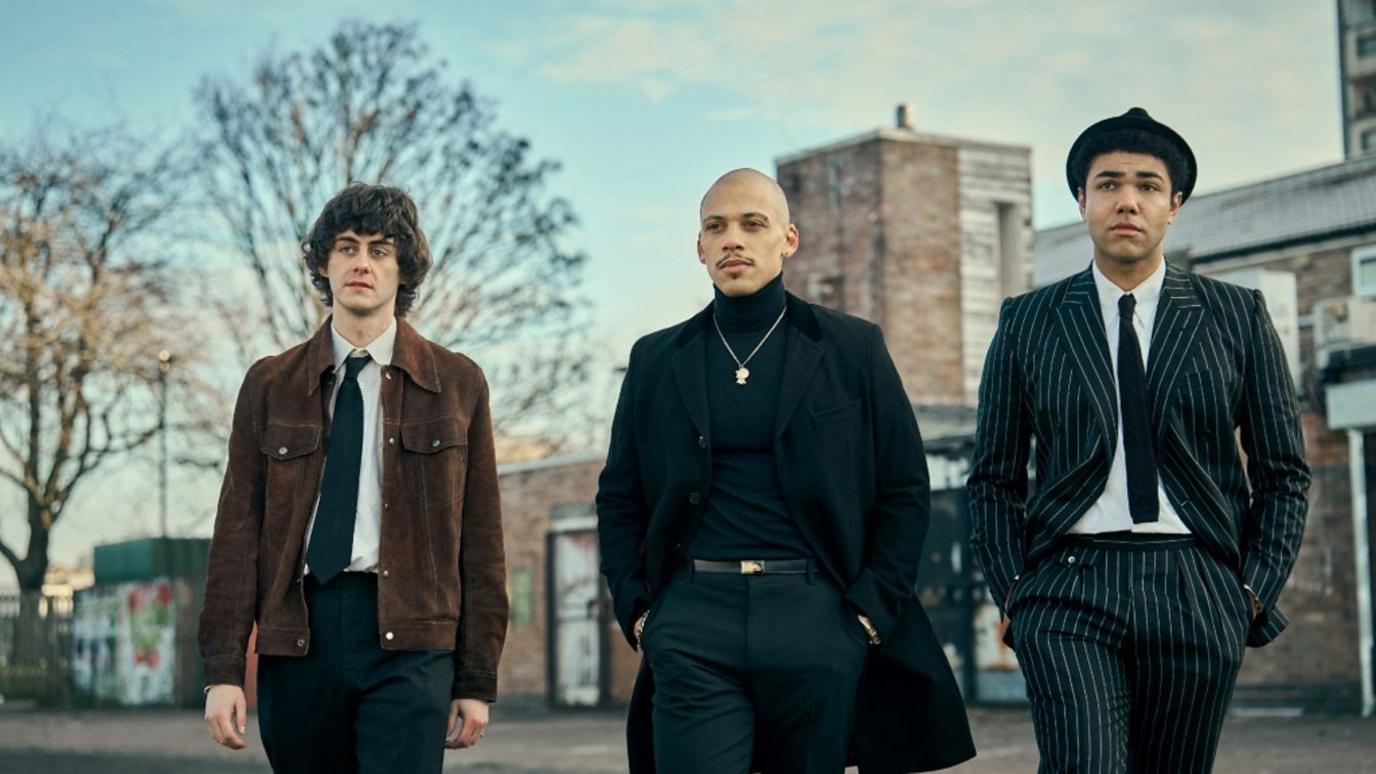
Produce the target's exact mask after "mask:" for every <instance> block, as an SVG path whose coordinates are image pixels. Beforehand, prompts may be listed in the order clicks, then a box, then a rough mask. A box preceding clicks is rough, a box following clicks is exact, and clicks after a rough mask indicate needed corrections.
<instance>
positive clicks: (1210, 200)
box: [1033, 157, 1376, 285]
mask: <svg viewBox="0 0 1376 774" xmlns="http://www.w3.org/2000/svg"><path fill="white" fill-rule="evenodd" d="M1365 229H1372V230H1376V157H1365V158H1358V159H1352V160H1350V161H1344V162H1342V163H1339V164H1333V165H1331V166H1327V167H1320V168H1318V169H1311V170H1308V171H1305V172H1299V173H1296V174H1293V175H1286V176H1285V177H1277V178H1272V179H1270V180H1263V181H1261V182H1259V183H1252V184H1249V185H1243V186H1238V187H1237V188H1229V189H1226V190H1223V191H1216V192H1214V193H1209V194H1199V195H1196V196H1194V197H1192V198H1191V199H1190V200H1189V201H1188V202H1186V203H1185V206H1184V207H1183V208H1182V209H1181V210H1180V216H1179V217H1178V218H1176V220H1175V223H1174V224H1173V225H1172V226H1171V228H1170V231H1168V232H1167V234H1166V255H1167V256H1171V255H1179V254H1184V255H1188V256H1189V257H1190V258H1191V259H1192V260H1194V261H1196V262H1199V261H1208V260H1210V259H1212V258H1218V257H1223V256H1226V255H1234V254H1238V253H1245V252H1250V251H1252V250H1260V249H1266V248H1268V247H1272V246H1278V245H1282V244H1286V243H1292V242H1304V241H1316V240H1318V239H1321V238H1323V237H1325V236H1326V235H1330V234H1339V233H1343V232H1351V231H1361V230H1365ZM1034 250H1035V252H1034V255H1035V257H1036V263H1035V269H1034V272H1033V281H1034V282H1035V283H1036V284H1037V285H1045V284H1047V283H1050V282H1055V281H1056V280H1058V279H1061V278H1063V277H1068V276H1070V275H1071V274H1074V273H1075V272H1077V271H1080V270H1081V269H1083V268H1085V267H1086V266H1088V265H1089V261H1090V259H1091V258H1092V257H1093V247H1092V245H1091V244H1090V241H1089V234H1088V233H1087V232H1086V231H1085V225H1084V224H1083V223H1071V224H1068V225H1065V226H1058V227H1056V228H1049V229H1043V230H1041V231H1038V232H1037V235H1036V242H1035V247H1034Z"/></svg>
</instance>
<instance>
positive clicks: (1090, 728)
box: [1009, 537, 1251, 773]
mask: <svg viewBox="0 0 1376 774" xmlns="http://www.w3.org/2000/svg"><path fill="white" fill-rule="evenodd" d="M1009 608H1010V614H1011V616H1012V622H1011V624H1010V626H1011V627H1012V632H1013V642H1014V651H1015V652H1016V653H1017V656H1018V662H1019V663H1020V665H1021V666H1022V671H1023V675H1024V677H1025V678H1026V680H1027V695H1028V698H1029V699H1031V701H1032V717H1033V723H1034V726H1035V728H1036V735H1037V747H1038V748H1039V750H1040V752H1041V758H1042V760H1041V767H1040V769H1039V771H1042V772H1129V771H1130V772H1143V773H1146V772H1207V771H1210V770H1211V769H1212V768H1213V761H1214V755H1215V753H1216V752H1217V751H1218V737H1219V732H1220V730H1221V729H1222V727H1223V717H1224V714H1225V712H1226V711H1227V709H1228V702H1229V701H1230V700H1231V698H1232V694H1233V684H1234V682H1235V681H1236V680H1237V672H1238V668H1239V667H1240V666H1241V664H1242V652H1243V648H1244V647H1245V643H1246V634H1247V626H1248V624H1249V623H1250V619H1251V603H1250V602H1249V601H1248V599H1247V596H1246V591H1245V590H1244V589H1243V588H1242V581H1241V580H1240V579H1239V578H1238V576H1237V574H1236V573H1235V572H1234V571H1233V570H1231V569H1229V568H1228V567H1227V566H1226V565H1224V564H1223V563H1222V562H1220V561H1219V560H1217V559H1215V558H1214V557H1213V556H1212V555H1211V554H1209V553H1208V552H1207V551H1206V550H1204V549H1203V548H1202V547H1201V546H1200V545H1199V544H1198V543H1196V542H1195V541H1194V540H1193V539H1192V538H1189V537H1170V538H1148V539H1146V540H1143V539H1141V538H1138V537H1134V538H1130V539H1118V538H1071V539H1070V540H1069V541H1067V544H1066V545H1065V546H1063V547H1062V548H1060V549H1059V550H1058V551H1057V552H1056V553H1054V554H1052V555H1051V556H1050V557H1048V559H1047V560H1045V561H1043V562H1042V563H1040V564H1038V565H1037V566H1036V567H1035V568H1034V569H1033V570H1032V571H1031V572H1030V573H1028V574H1026V575H1024V577H1023V578H1022V580H1020V581H1019V582H1018V586H1016V587H1014V589H1013V594H1012V597H1011V599H1010V603H1009Z"/></svg>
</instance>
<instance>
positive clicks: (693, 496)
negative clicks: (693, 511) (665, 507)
mask: <svg viewBox="0 0 1376 774" xmlns="http://www.w3.org/2000/svg"><path fill="white" fill-rule="evenodd" d="M688 502H690V503H692V504H693V505H697V504H698V503H700V502H702V495H700V494H698V493H697V492H692V493H690V494H689V495H688Z"/></svg>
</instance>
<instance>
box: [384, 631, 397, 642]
mask: <svg viewBox="0 0 1376 774" xmlns="http://www.w3.org/2000/svg"><path fill="white" fill-rule="evenodd" d="M382 636H383V637H386V638H387V641H388V642H391V641H392V640H393V639H395V638H394V637H393V636H392V633H391V632H387V633H386V634H384V635H382Z"/></svg>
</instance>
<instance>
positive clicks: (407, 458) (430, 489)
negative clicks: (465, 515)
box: [401, 417, 468, 507]
mask: <svg viewBox="0 0 1376 774" xmlns="http://www.w3.org/2000/svg"><path fill="white" fill-rule="evenodd" d="M401 448H402V455H401V465H402V468H403V473H404V475H405V480H406V482H407V486H406V489H407V494H408V495H409V496H410V497H411V499H412V500H414V501H416V502H418V503H421V504H424V505H426V506H429V507H442V506H447V505H450V504H452V503H453V502H454V501H456V500H458V499H459V498H460V497H461V496H462V495H463V484H464V479H465V472H466V471H467V469H468V426H467V423H466V422H464V421H463V420H462V419H460V418H458V417H438V418H435V419H425V420H419V421H415V422H403V423H402V425H401Z"/></svg>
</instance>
